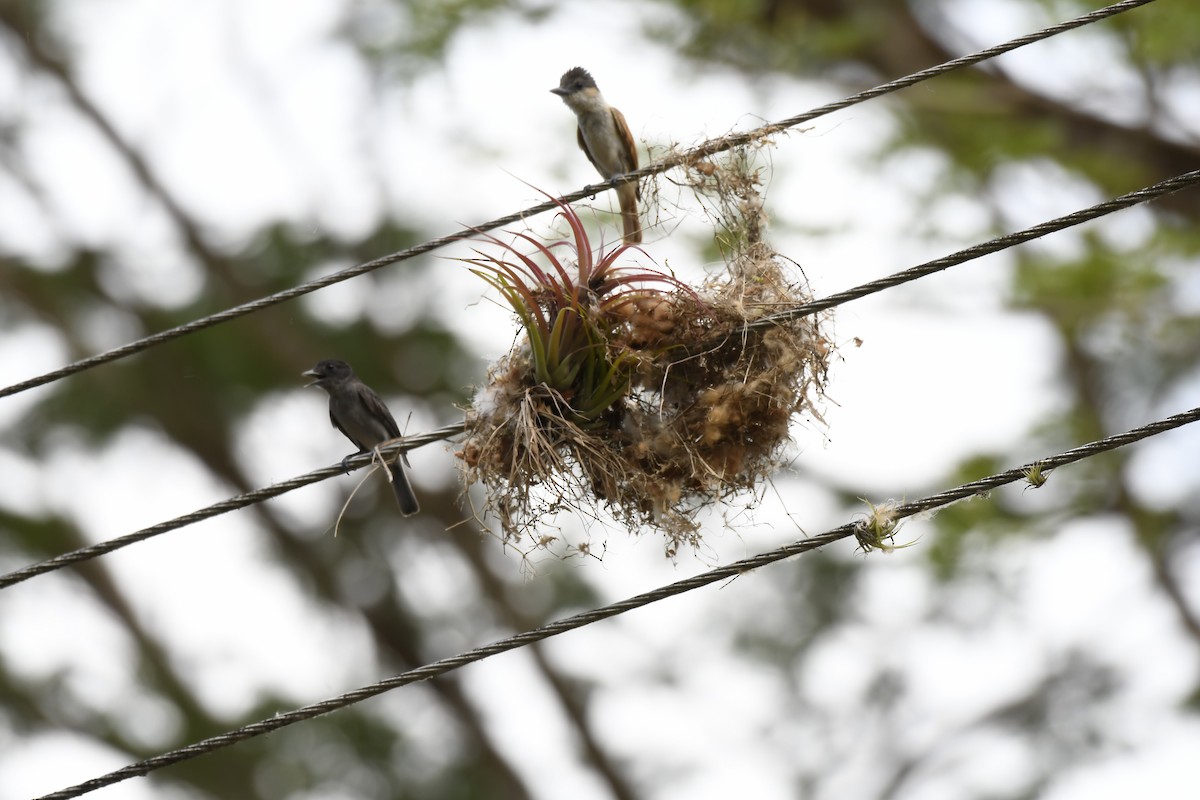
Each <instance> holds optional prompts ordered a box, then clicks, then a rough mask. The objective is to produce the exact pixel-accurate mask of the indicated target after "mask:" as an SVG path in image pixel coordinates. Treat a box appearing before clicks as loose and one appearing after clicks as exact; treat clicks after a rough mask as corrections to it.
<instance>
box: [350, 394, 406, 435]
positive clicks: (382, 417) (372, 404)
mask: <svg viewBox="0 0 1200 800" xmlns="http://www.w3.org/2000/svg"><path fill="white" fill-rule="evenodd" d="M358 396H359V397H360V398H362V402H363V405H365V406H366V407H367V410H368V411H370V412H371V416H373V417H375V418H376V419H377V420H379V421H380V422H382V423H383V427H384V428H386V429H387V432H388V438H389V439H395V438H397V437H398V436H400V426H399V425H397V424H396V419H395V418H394V417H393V416H392V412H391V411H388V407H387V406H386V405H384V402H383V401H382V400H380V399H379V395H377V394H375V391H374V390H373V389H371V387H369V386H367V385H366V384H362V385H360V387H359V390H358Z"/></svg>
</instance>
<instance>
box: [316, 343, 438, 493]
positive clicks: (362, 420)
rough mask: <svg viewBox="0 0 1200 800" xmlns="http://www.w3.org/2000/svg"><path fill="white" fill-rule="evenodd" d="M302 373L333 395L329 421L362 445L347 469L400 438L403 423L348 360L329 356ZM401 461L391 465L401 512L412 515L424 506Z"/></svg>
mask: <svg viewBox="0 0 1200 800" xmlns="http://www.w3.org/2000/svg"><path fill="white" fill-rule="evenodd" d="M302 374H303V375H304V377H306V378H313V379H314V380H313V382H312V383H310V384H308V386H320V387H321V388H322V389H324V390H325V392H326V393H327V394H328V395H329V421H330V422H332V423H333V427H335V428H337V429H338V430H339V431H341V432H342V433H343V434H344V435H345V437H346V438H347V439H349V440H350V441H351V442H353V443H354V446H355V447H357V448H358V452H357V453H352V454H351V455H348V456H346V457H345V458H343V459H342V468H343V469H346V468H347V467H346V463H347V462H348V461H349V460H350V459H351V458H353V457H354V456H357V455H362V454H364V453H369V452H371V451H372V450H373V449H374V448H375V447H376V446H377V445H380V444H382V443H384V442H386V441H388V440H390V439H396V438H399V436H400V427H399V426H398V425H396V420H395V419H394V418H393V417H392V412H390V411H388V408H387V406H386V405H384V404H383V400H381V399H379V395H377V394H375V392H373V391H372V390H371V387H369V386H367V385H366V384H365V383H363V382H362V381H360V380H359V379H358V376H357V375H355V374H354V370H352V369H350V365H349V364H347V363H346V362H345V361H341V360H339V359H336V358H331V359H326V360H324V361H321V362H318V363H317V365H316V366H315V367H313V368H312V369H310V370H308V371H307V372H305V373H302ZM405 460H407V459H405ZM400 462H401V459H400V458H397V459H395V460H394V461H392V462H391V463H390V464H388V465H387V468H388V471H389V472H390V473H391V475H392V480H391V484H392V491H393V492H394V493H395V494H396V503H397V504H398V505H399V506H400V513H401V514H403V515H404V516H406V517H409V516H412V515H413V514H416V513H417V512H418V511H420V510H421V506H420V504H419V503H417V496H416V495H415V494H413V489H412V484H410V483H409V482H408V475H406V474H405V472H404V465H403V464H401V463H400Z"/></svg>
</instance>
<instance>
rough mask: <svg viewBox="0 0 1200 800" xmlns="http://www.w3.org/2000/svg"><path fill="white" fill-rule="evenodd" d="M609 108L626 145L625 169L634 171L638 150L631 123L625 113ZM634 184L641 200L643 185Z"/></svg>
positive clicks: (620, 136) (614, 123)
mask: <svg viewBox="0 0 1200 800" xmlns="http://www.w3.org/2000/svg"><path fill="white" fill-rule="evenodd" d="M609 110H610V111H612V118H613V125H615V126H616V128H617V136H618V137H619V138H620V139H621V144H622V145H624V147H623V148H622V149H623V150H624V151H625V158H626V161H627V162H628V163H626V164H625V165H624V166H625V171H626V172H633V171H634V170H636V169H637V168H638V152H637V145H636V144H635V143H634V141H633V134H632V133H630V132H629V123H628V122H626V121H625V115H624V114H622V113H621V112H620V111H618V110H617V109H615V108H611V107H610V109H609ZM634 185H635V186H637V198H638V199H639V200H641V199H642V187H641V185H640V184H634Z"/></svg>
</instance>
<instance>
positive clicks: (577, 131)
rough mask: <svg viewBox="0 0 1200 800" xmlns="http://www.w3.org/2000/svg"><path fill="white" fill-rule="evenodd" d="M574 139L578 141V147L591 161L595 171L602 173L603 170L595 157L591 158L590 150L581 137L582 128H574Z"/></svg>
mask: <svg viewBox="0 0 1200 800" xmlns="http://www.w3.org/2000/svg"><path fill="white" fill-rule="evenodd" d="M575 141H577V142H579V149H580V150H582V151H583V154H584V155H585V156H587V159H588V161H590V162H592V166H593V167H595V168H596V171H597V172H599V173H600V174H601V175H603V174H604V170H602V169H600V165H599V164H597V163H596V159H594V158H592V151H591V150H588V146H587V141H586V140H585V139H584V138H583V128H579V127H577V128H575Z"/></svg>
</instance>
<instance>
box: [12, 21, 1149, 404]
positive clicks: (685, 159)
mask: <svg viewBox="0 0 1200 800" xmlns="http://www.w3.org/2000/svg"><path fill="white" fill-rule="evenodd" d="M1152 2H1154V0H1122V1H1121V2H1118V3H1114V4H1112V5H1110V6H1106V7H1104V8H1100V9H1096V10H1095V11H1091V12H1089V13H1087V14H1083V15H1081V16H1078V17H1075V18H1074V19H1070V20H1067V21H1066V22H1061V23H1058V24H1057V25H1051V26H1049V27H1046V28H1042V29H1041V30H1038V31H1035V32H1033V33H1029V34H1026V35H1024V36H1019V37H1017V38H1015V39H1010V40H1008V41H1007V42H1003V43H1001V44H998V45H994V46H992V47H987V48H984V49H983V50H978V51H976V52H974V53H970V54H968V55H965V56H960V57H959V58H955V59H951V60H950V61H945V62H943V63H941V64H938V65H936V66H933V67H929V68H927V69H923V70H920V71H919V72H914V73H911V74H909V75H906V76H904V77H902V78H897V79H896V80H893V81H889V82H887V83H884V84H881V85H879V86H876V87H874V88H871V89H866V90H864V91H861V92H858V93H856V94H853V95H850V96H849V97H845V98H842V99H841V100H837V101H835V102H832V103H827V104H825V105H822V106H818V107H817V108H814V109H811V110H809V111H806V112H804V113H802V114H797V115H796V116H793V117H788V118H786V119H782V120H779V121H778V122H773V123H769V124H767V125H763V126H760V127H758V128H755V129H754V130H750V131H745V132H742V133H736V134H730V135H727V136H721V137H717V138H714V139H710V140H708V141H707V142H704V143H702V144H700V145H698V146H696V147H694V148H691V149H689V150H687V151H684V152H682V153H678V154H676V155H673V156H670V157H668V158H665V159H663V160H661V161H657V162H655V163H653V164H649V165H647V166H646V167H644V168H642V169H639V170H637V171H635V172H630V173H627V174H625V175H624V176H618V177H617V178H615V179H613V181H611V182H610V183H609V184H601V185H598V186H586V187H584V188H583V189H579V190H576V191H574V192H571V193H570V194H565V195H563V196H561V197H560V198H559V201H560V202H564V203H570V202H573V201H575V200H579V199H582V198H584V197H589V196H592V195H595V194H596V193H598V192H600V191H604V190H606V189H608V188H609V186H610V185H615V184H621V183H628V182H630V181H635V180H640V179H641V178H644V177H648V176H651V175H657V174H659V173H662V172H665V171H667V170H669V169H673V168H675V167H677V166H680V165H682V164H688V163H694V162H696V161H699V160H701V159H704V158H706V157H708V156H711V155H714V154H716V153H719V152H723V151H726V150H730V149H732V148H734V147H740V146H742V145H745V144H749V143H750V142H753V141H756V140H759V139H762V138H763V137H765V136H769V135H770V134H772V133H778V132H781V131H784V130H787V129H788V128H793V127H795V126H797V125H800V124H803V123H805V122H809V121H811V120H814V119H817V118H818V117H821V116H824V115H826V114H831V113H833V112H835V111H841V110H843V109H846V108H849V107H850V106H854V105H857V104H859V103H863V102H865V101H867V100H872V99H875V98H877V97H881V96H883V95H886V94H890V93H892V92H896V91H899V90H901V89H905V88H908V87H910V86H914V85H916V84H918V83H920V82H922V81H925V80H928V79H930V78H934V77H937V76H939V75H944V74H946V73H949V72H953V71H955V70H958V69H964V68H966V67H970V66H973V65H975V64H978V63H980V62H982V61H986V60H988V59H990V58H995V57H996V56H999V55H1002V54H1004V53H1007V52H1010V51H1012V50H1016V49H1018V48H1020V47H1024V46H1026V45H1029V44H1033V43H1035V42H1038V41H1041V40H1043V39H1047V38H1049V37H1051V36H1056V35H1058V34H1060V33H1064V32H1066V31H1069V30H1073V29H1075V28H1079V27H1081V26H1083V25H1089V24H1092V23H1095V22H1098V21H1100V20H1103V19H1106V18H1108V17H1111V16H1114V15H1116V14H1120V13H1122V12H1125V11H1129V10H1131V9H1134V8H1137V7H1138V6H1143V5H1146V4H1147V3H1152ZM554 208H557V203H556V201H554V200H548V201H546V202H544V203H539V204H537V205H535V206H531V207H529V208H526V209H524V210H522V211H517V212H514V213H511V214H507V215H505V216H502V217H497V218H496V219H493V220H490V221H488V222H484V223H480V224H479V225H475V226H471V227H466V228H462V229H460V230H458V231H456V232H454V233H451V234H449V235H446V236H441V237H438V238H435V239H429V240H427V241H425V242H423V243H421V244H418V245H414V246H413V247H409V248H406V249H404V250H400V251H397V252H395V253H391V254H389V255H385V256H381V257H379V258H376V259H372V260H371V261H367V262H364V263H362V264H357V265H355V266H353V267H348V268H346V269H344V270H340V271H338V272H334V273H331V274H329V275H325V276H322V277H320V278H315V279H313V280H311V281H307V282H305V283H302V284H299V285H297V286H293V287H291V288H290V289H285V290H283V291H280V292H276V293H274V294H270V295H267V296H265V297H261V298H258V299H257V300H252V301H250V302H247V303H242V304H241V305H238V306H234V307H232V308H227V309H225V310H223V311H220V312H217V313H215V314H211V315H209V316H206V317H200V318H198V319H195V320H192V321H191V322H187V323H185V324H183V325H179V326H177V327H174V328H169V329H167V330H165V331H160V332H159V333H154V334H151V335H149V336H145V337H142V338H140V339H136V340H134V341H132V342H128V343H126V344H124V345H121V346H119V347H115V348H113V349H111V350H106V351H105V352H103V353H98V354H96V355H93V356H89V357H87V358H84V359H81V360H79V361H75V362H72V363H70V364H67V365H65V366H63V367H60V368H58V369H55V370H51V371H50V372H46V373H43V374H41V375H38V376H35V377H32V378H28V379H26V380H23V381H20V382H18V383H14V384H12V385H10V386H6V387H4V388H0V398H3V397H8V396H11V395H15V394H18V393H20V392H23V391H27V390H29V389H33V388H36V387H38V386H44V385H46V384H48V383H52V382H54V381H58V380H62V379H63V378H67V377H69V376H71V375H75V374H77V373H79V372H83V371H85V370H88V369H92V368H94V367H98V366H100V365H102V364H107V363H110V362H112V361H117V360H119V359H122V358H126V357H128V356H132V355H134V354H136V353H140V352H142V351H144V350H147V349H149V348H151V347H154V346H157V345H160V344H165V343H166V342H169V341H172V340H174V339H178V338H180V337H182V336H187V335H190V334H193V333H197V332H199V331H202V330H205V329H206V328H211V327H213V326H215V325H220V324H222V323H225V322H229V321H231V320H234V319H238V318H239V317H243V316H245V315H247V314H252V313H254V312H256V311H261V310H262V309H265V308H270V307H271V306H274V305H278V304H279V303H283V302H285V301H288V300H292V299H295V298H297V297H301V296H303V295H306V294H309V293H311V292H315V291H317V290H318V289H323V288H325V287H327V286H332V285H334V284H336V283H340V282H342V281H345V280H348V279H350V278H354V277H357V276H359V275H365V274H367V273H369V272H373V271H375V270H377V269H381V268H383V267H386V266H390V265H392V264H397V263H400V262H402V261H407V260H409V259H411V258H414V257H416V256H419V255H423V254H425V253H428V252H431V251H433V250H436V249H438V248H441V247H445V246H446V245H449V244H452V243H454V242H459V241H465V240H467V239H470V238H472V237H474V236H476V235H477V234H479V233H481V232H486V231H490V230H495V229H496V228H499V227H501V226H503V225H508V224H510V223H513V222H518V221H520V220H523V219H526V218H528V217H532V216H535V215H537V214H541V213H543V212H545V211H550V210H552V209H554Z"/></svg>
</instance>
